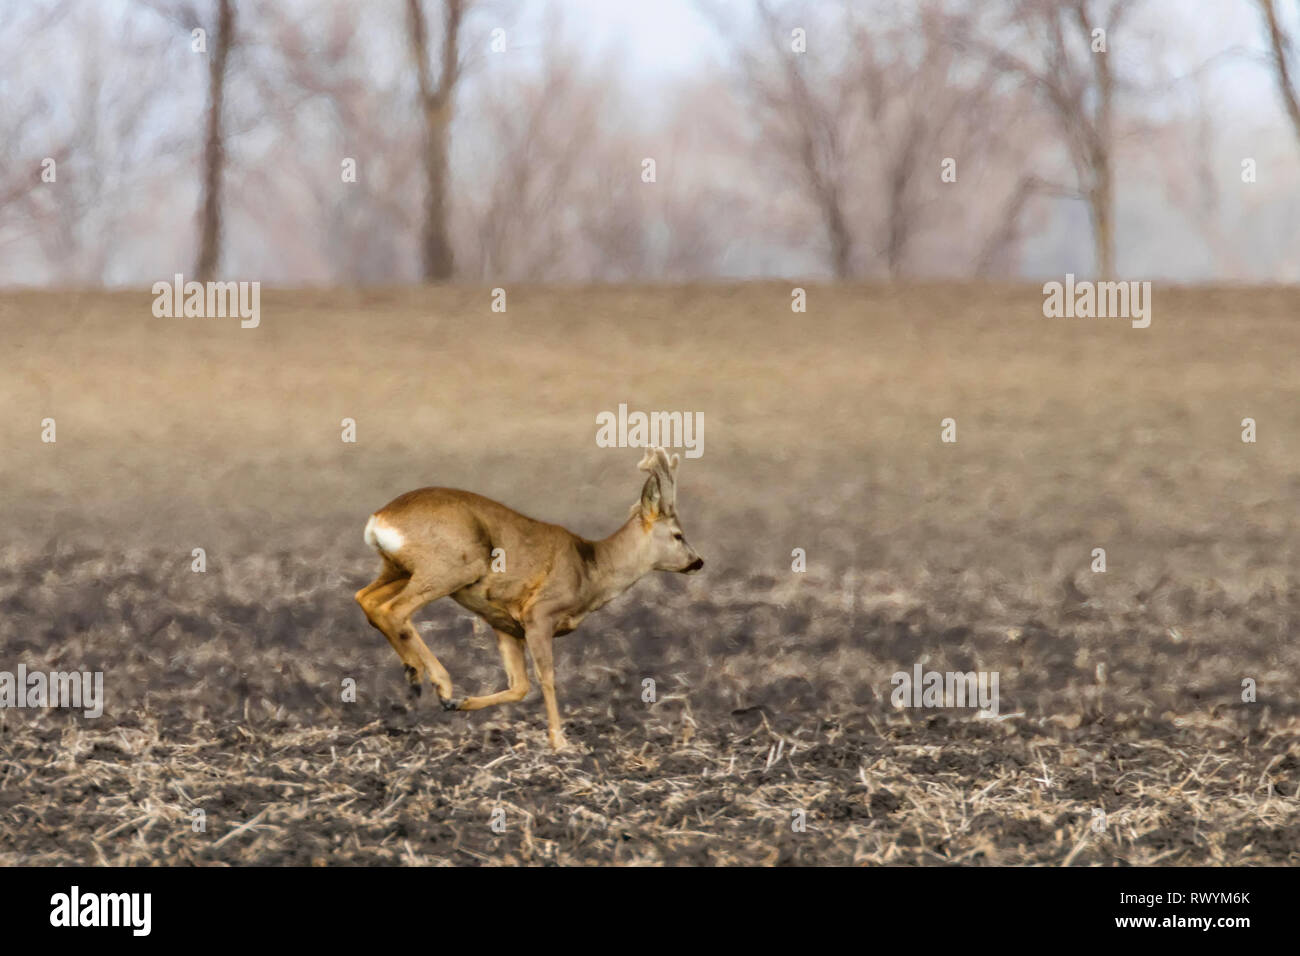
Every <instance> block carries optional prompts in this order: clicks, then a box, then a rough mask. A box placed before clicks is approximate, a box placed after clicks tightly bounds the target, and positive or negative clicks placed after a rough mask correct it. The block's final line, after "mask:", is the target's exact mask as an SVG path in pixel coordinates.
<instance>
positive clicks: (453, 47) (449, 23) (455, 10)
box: [406, 0, 465, 282]
mask: <svg viewBox="0 0 1300 956" xmlns="http://www.w3.org/2000/svg"><path fill="white" fill-rule="evenodd" d="M464 8H465V3H464V0H443V34H442V64H441V71H440V75H439V77H438V83H437V85H436V86H435V85H434V82H433V76H432V71H431V70H430V68H429V31H428V28H427V26H426V24H425V19H424V8H423V6H422V5H421V0H407V3H406V15H407V30H408V32H409V34H410V41H411V58H412V59H413V60H414V61H415V76H416V81H417V82H418V84H419V97H420V112H421V115H422V118H423V120H424V155H423V157H422V158H423V165H424V186H425V192H424V223H423V226H422V228H421V230H420V274H421V276H422V277H423V278H424V280H425V281H431V282H442V281H445V280H447V279H450V278H451V276H452V273H453V271H454V270H455V265H456V263H455V257H454V255H453V253H452V248H451V238H450V235H449V231H448V223H447V219H448V213H449V208H448V207H449V203H448V194H449V192H450V182H451V171H450V168H449V165H450V161H449V143H450V138H451V118H452V103H453V97H454V95H455V91H456V82H457V80H458V79H459V78H460V25H461V20H462V19H463V16H464V12H465V9H464Z"/></svg>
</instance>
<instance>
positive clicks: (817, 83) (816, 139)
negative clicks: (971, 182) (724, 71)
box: [704, 0, 861, 279]
mask: <svg viewBox="0 0 1300 956" xmlns="http://www.w3.org/2000/svg"><path fill="white" fill-rule="evenodd" d="M704 9H705V10H706V12H708V13H710V14H711V15H712V16H713V18H714V19H715V21H716V22H717V25H718V28H719V33H720V34H721V35H722V36H724V37H727V38H730V40H731V44H732V47H733V51H734V54H735V57H736V60H737V65H738V68H739V74H740V80H741V83H742V85H743V88H744V92H745V94H746V96H747V98H748V99H749V100H750V102H751V104H752V105H753V107H754V108H755V117H754V118H755V120H756V121H757V123H758V124H759V127H760V137H761V139H762V140H763V142H764V143H766V144H768V145H770V146H771V147H772V148H773V150H774V151H775V153H776V155H777V156H778V157H779V158H780V160H781V161H782V162H783V164H784V165H785V166H786V167H787V168H788V169H789V171H790V173H791V176H792V177H793V178H794V180H795V182H796V183H797V184H798V185H799V187H800V188H801V189H802V191H803V192H804V194H805V195H806V196H807V198H808V199H809V200H810V201H811V202H812V204H813V206H814V207H815V208H816V210H817V213H818V216H819V218H820V220H821V225H822V229H823V230H824V232H825V236H826V241H827V243H828V246H829V250H830V266H831V271H832V273H833V274H834V275H835V277H836V278H839V279H844V278H848V277H849V276H851V275H852V274H853V273H854V272H855V271H856V262H855V249H854V247H855V237H854V234H853V230H852V228H851V226H850V216H849V212H848V208H847V204H848V197H849V193H850V188H849V171H850V159H851V149H850V147H849V143H848V141H847V140H848V129H849V127H850V125H851V123H852V122H853V119H854V117H855V115H857V114H859V113H860V109H861V104H860V103H859V102H858V94H859V93H860V88H859V87H858V85H857V84H856V83H854V82H853V78H852V77H851V76H850V75H849V74H848V73H847V72H846V71H844V70H842V69H840V68H839V67H840V66H841V65H842V64H839V63H829V62H827V60H826V59H824V58H817V57H810V56H809V55H807V54H805V53H799V52H796V51H795V50H794V49H793V47H792V44H791V42H790V30H789V26H790V18H788V17H787V18H782V17H780V16H778V15H777V13H776V12H775V11H774V10H773V9H772V7H771V6H770V5H769V3H768V2H767V0H759V2H758V4H757V6H756V12H757V19H758V31H759V33H760V34H761V36H758V37H753V36H750V35H748V34H747V33H746V31H745V30H743V29H742V28H740V26H739V25H738V24H737V23H736V22H734V20H733V19H732V17H733V13H732V11H730V10H724V9H722V8H718V7H705V8H704ZM804 22H806V21H804Z"/></svg>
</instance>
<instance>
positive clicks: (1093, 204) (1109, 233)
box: [1088, 155, 1115, 279]
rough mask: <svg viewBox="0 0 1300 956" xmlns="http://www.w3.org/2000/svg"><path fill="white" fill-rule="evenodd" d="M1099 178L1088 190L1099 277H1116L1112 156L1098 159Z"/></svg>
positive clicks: (1097, 172)
mask: <svg viewBox="0 0 1300 956" xmlns="http://www.w3.org/2000/svg"><path fill="white" fill-rule="evenodd" d="M1094 172H1095V173H1096V176H1097V179H1096V182H1095V183H1094V184H1093V186H1092V188H1091V189H1090V190H1089V191H1088V208H1089V211H1090V212H1091V216H1092V235H1093V242H1094V247H1095V249H1096V267H1097V277H1098V278H1100V279H1113V278H1114V277H1115V194H1114V187H1113V185H1112V183H1111V170H1110V156H1109V155H1107V156H1105V157H1103V158H1101V159H1099V160H1098V168H1097V169H1095V170H1094Z"/></svg>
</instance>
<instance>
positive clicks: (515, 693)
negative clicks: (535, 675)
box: [456, 631, 528, 710]
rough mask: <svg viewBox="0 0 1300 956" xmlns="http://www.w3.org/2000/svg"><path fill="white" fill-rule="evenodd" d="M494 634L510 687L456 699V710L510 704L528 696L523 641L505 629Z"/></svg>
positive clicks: (526, 666) (479, 708)
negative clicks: (495, 691)
mask: <svg viewBox="0 0 1300 956" xmlns="http://www.w3.org/2000/svg"><path fill="white" fill-rule="evenodd" d="M496 634H497V648H498V649H499V650H500V651H501V663H502V664H504V665H505V669H506V679H507V681H509V687H510V689H509V690H503V691H498V692H497V693H495V694H486V695H484V696H482V697H466V698H464V699H463V700H460V701H457V706H456V709H457V710H482V709H483V708H484V707H491V706H492V705H493V704H512V703H514V702H515V701H520V700H523V699H524V698H525V697H527V696H528V664H527V663H526V662H525V661H524V642H523V641H522V640H520V639H519V638H517V637H515V636H514V635H513V634H507V633H506V632H505V631H497V632H496Z"/></svg>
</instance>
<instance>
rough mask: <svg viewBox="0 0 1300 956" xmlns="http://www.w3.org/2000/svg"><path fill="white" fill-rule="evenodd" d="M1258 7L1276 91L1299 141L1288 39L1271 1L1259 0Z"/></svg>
mask: <svg viewBox="0 0 1300 956" xmlns="http://www.w3.org/2000/svg"><path fill="white" fill-rule="evenodd" d="M1259 5H1260V7H1261V8H1262V10H1263V12H1264V21H1265V23H1266V24H1267V26H1268V41H1269V46H1271V47H1272V50H1273V68H1274V69H1275V70H1276V72H1277V85H1278V90H1279V92H1281V94H1282V103H1283V105H1284V106H1285V107H1286V114H1287V116H1289V117H1290V118H1291V126H1292V127H1293V128H1294V129H1295V135H1296V139H1300V93H1297V91H1296V88H1295V81H1294V79H1293V77H1292V76H1291V66H1292V63H1291V60H1290V58H1289V55H1288V52H1289V49H1290V39H1289V38H1288V37H1287V36H1286V34H1285V33H1284V31H1283V29H1282V24H1281V23H1280V22H1278V19H1277V9H1276V8H1275V7H1274V6H1273V0H1259Z"/></svg>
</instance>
